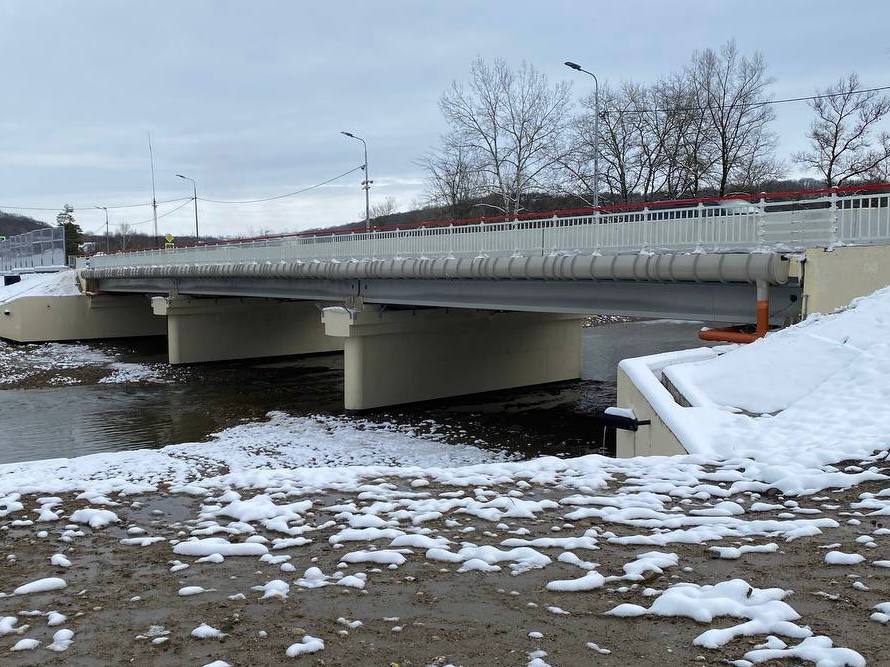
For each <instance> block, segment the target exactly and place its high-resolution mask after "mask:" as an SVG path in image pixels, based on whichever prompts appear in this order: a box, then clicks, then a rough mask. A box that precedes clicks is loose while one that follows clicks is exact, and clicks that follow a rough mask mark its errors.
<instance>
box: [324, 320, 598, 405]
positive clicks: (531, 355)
mask: <svg viewBox="0 0 890 667" xmlns="http://www.w3.org/2000/svg"><path fill="white" fill-rule="evenodd" d="M323 321H324V325H325V332H326V333H327V334H328V335H329V336H334V337H340V338H344V339H345V347H344V351H345V356H344V362H343V368H344V376H345V378H344V404H345V407H346V409H347V410H365V409H369V408H379V407H383V406H388V405H399V404H402V403H413V402H417V401H426V400H431V399H436V398H445V397H449V396H460V395H464V394H474V393H479V392H484V391H494V390H497V389H508V388H512V387H523V386H527V385H535V384H543V383H547V382H557V381H561V380H571V379H575V378H578V377H580V376H581V321H582V318H580V317H579V316H577V315H552V314H538V313H504V312H493V311H483V310H459V309H447V308H430V309H418V310H386V309H384V308H382V307H379V306H365V307H364V308H363V309H361V310H350V309H347V308H343V307H336V308H325V310H324V313H323Z"/></svg>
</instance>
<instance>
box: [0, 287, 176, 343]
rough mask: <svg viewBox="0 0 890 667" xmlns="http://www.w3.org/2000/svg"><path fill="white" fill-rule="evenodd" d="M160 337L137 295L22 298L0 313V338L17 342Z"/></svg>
mask: <svg viewBox="0 0 890 667" xmlns="http://www.w3.org/2000/svg"><path fill="white" fill-rule="evenodd" d="M163 335H164V328H163V326H162V325H161V323H159V322H158V321H157V320H156V319H155V318H154V317H152V315H151V310H150V309H149V307H148V300H147V299H146V298H145V297H144V296H141V295H139V296H136V295H106V294H92V295H87V294H78V295H71V296H54V295H40V296H28V295H25V296H22V297H18V298H16V299H13V300H11V301H9V302H7V303H4V304H3V308H2V312H0V338H5V339H8V340H13V341H16V342H17V343H46V342H55V341H68V340H101V339H104V338H135V337H140V336H163Z"/></svg>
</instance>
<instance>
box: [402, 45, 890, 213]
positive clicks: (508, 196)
mask: <svg viewBox="0 0 890 667" xmlns="http://www.w3.org/2000/svg"><path fill="white" fill-rule="evenodd" d="M773 83H774V79H773V77H772V76H770V74H769V71H768V67H767V63H766V61H765V59H764V58H763V56H762V54H760V53H757V52H755V53H753V54H751V55H745V54H743V53H742V52H741V51H740V50H739V48H738V47H737V45H736V44H735V42H733V41H730V42H727V43H726V44H724V45H723V46H722V47H720V48H719V49H716V50H715V49H705V50H703V51H696V52H695V53H693V54H692V56H691V58H690V60H689V62H688V63H687V65H686V66H685V67H684V68H683V69H682V70H680V71H678V72H673V73H669V74H667V75H665V76H664V77H662V78H660V79H659V80H657V81H655V82H652V83H645V84H644V83H639V82H634V81H625V82H623V83H620V84H617V85H612V84H609V83H604V84H603V85H601V86H600V88H599V110H600V111H599V124H598V130H599V132H598V134H599V141H598V142H597V141H596V133H595V129H596V127H597V123H596V117H595V108H596V105H595V95H594V93H593V92H591V93H590V94H589V95H588V96H586V97H584V98H583V99H582V100H581V102H580V109H578V110H576V109H575V108H574V106H575V105H574V104H573V101H572V99H571V94H570V93H571V88H570V85H569V84H568V83H567V82H564V81H557V82H551V81H550V80H549V79H548V77H547V76H546V75H544V74H543V73H541V72H539V71H537V70H536V69H535V68H534V67H533V66H531V65H529V64H527V63H523V64H522V65H520V66H519V67H518V68H512V67H510V66H509V65H508V64H507V63H506V62H504V61H502V60H495V61H493V62H488V61H485V60H483V59H481V58H477V59H476V60H475V61H474V62H473V63H472V65H471V67H470V72H469V77H468V78H467V79H466V80H465V81H454V82H453V83H452V84H451V86H450V87H449V88H448V89H447V90H446V91H445V92H444V93H443V94H442V96H441V98H440V100H439V107H440V109H441V112H442V115H443V117H444V120H445V122H446V125H447V128H448V129H447V131H446V132H445V134H444V135H443V136H442V137H441V140H440V142H439V144H438V146H436V147H435V148H434V149H433V150H431V151H430V152H429V153H427V154H426V155H425V156H424V157H423V158H422V159H421V160H420V164H421V165H422V167H423V168H424V170H425V171H426V175H427V183H428V185H427V190H428V200H429V203H430V204H431V205H432V206H436V207H441V209H442V210H443V211H444V212H445V213H446V214H447V215H449V216H450V217H454V218H458V217H466V216H467V215H472V214H473V213H474V212H475V214H476V215H482V214H485V212H486V210H487V211H488V213H489V214H492V213H493V214H503V215H514V214H516V213H518V212H520V211H522V210H529V205H530V204H532V203H533V202H534V200H536V199H540V198H541V196H542V195H545V196H546V195H549V196H551V197H566V198H568V199H570V200H574V201H575V202H578V203H582V204H584V205H592V203H593V199H594V197H593V194H594V189H595V188H594V170H593V164H594V155H595V152H596V150H597V145H598V149H599V162H600V177H599V195H600V201H601V203H630V202H636V201H652V200H656V199H679V198H687V197H700V196H709V195H721V196H722V195H727V194H731V193H733V192H757V191H760V190H772V189H775V188H774V187H770V186H771V185H772V184H775V183H776V182H777V181H779V180H781V179H783V178H785V179H787V174H788V173H789V171H790V169H791V167H792V165H794V166H797V167H798V171H803V172H805V173H808V174H812V175H813V176H815V178H816V179H817V180H818V182H820V183H821V184H823V185H826V186H829V187H830V186H835V185H838V186H840V185H845V184H852V183H856V182H866V181H877V180H886V179H887V178H888V176H890V174H888V164H890V160H888V158H890V134H888V133H887V132H884V131H879V128H880V121H882V120H883V119H884V118H885V116H886V115H887V114H888V112H890V99H888V98H887V97H886V96H884V95H882V94H879V92H878V91H867V90H863V89H862V86H861V84H860V81H859V79H858V77H857V76H856V74H855V73H851V74H849V75H848V76H845V77H843V78H842V79H840V80H839V81H837V82H835V83H832V84H830V85H828V86H827V87H826V88H824V89H820V90H817V91H815V94H814V96H813V97H814V99H811V100H808V101H807V104H808V105H809V107H810V111H811V120H810V123H809V127H808V128H807V129H804V128H803V127H802V128H801V131H802V132H806V138H807V140H808V145H809V148H808V149H807V150H804V151H801V152H799V153H796V154H794V155H792V156H789V158H790V161H789V160H783V159H780V158H779V157H778V156H777V155H776V146H777V135H776V132H775V130H774V129H773V125H774V121H775V110H774V107H773V105H772V104H771V94H770V87H771V85H772V84H773Z"/></svg>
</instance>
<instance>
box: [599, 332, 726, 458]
mask: <svg viewBox="0 0 890 667" xmlns="http://www.w3.org/2000/svg"><path fill="white" fill-rule="evenodd" d="M716 356H717V352H715V351H714V350H713V349H712V348H707V347H700V348H695V349H692V350H682V351H679V352H665V353H663V354H653V355H649V356H645V357H635V358H633V359H624V360H623V361H622V362H621V363H620V364H619V365H618V407H620V408H624V409H626V410H631V411H632V413H633V414H634V415H635V417H636V419H637V420H638V421H640V422H643V421H647V420H648V421H649V422H650V423H649V424H647V425H641V426H640V427H639V429H638V430H636V431H628V430H619V431H618V436H617V452H616V453H617V455H618V456H619V457H630V456H652V455H655V456H671V455H674V454H686V453H687V452H689V451H694V450H695V449H697V447H696V444H697V443H696V440H697V438H698V437H700V430H698V429H696V428H694V427H690V425H689V414H688V413H689V411H690V409H689V408H687V407H684V406H682V405H680V404H679V403H677V401H676V400H675V398H674V396H673V395H671V392H670V391H669V390H668V389H667V387H665V385H664V384H663V383H662V379H663V375H664V371H665V369H666V368H667V367H669V366H676V365H678V364H688V363H695V362H701V361H707V360H710V359H713V358H715V357H716ZM684 398H685V399H686V400H687V402H688V403H689V404H691V405H695V404H696V403H697V401H696V400H695V397H691V396H685V395H684ZM690 399H692V400H690Z"/></svg>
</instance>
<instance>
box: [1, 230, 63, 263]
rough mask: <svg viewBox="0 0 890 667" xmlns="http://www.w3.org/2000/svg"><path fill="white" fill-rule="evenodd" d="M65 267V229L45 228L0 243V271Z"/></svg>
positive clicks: (11, 237)
mask: <svg viewBox="0 0 890 667" xmlns="http://www.w3.org/2000/svg"><path fill="white" fill-rule="evenodd" d="M64 266H65V228H64V227H47V228H45V229H35V230H34V231H33V232H27V233H25V234H17V235H16V236H10V237H9V238H7V239H6V240H4V241H0V271H15V270H38V269H59V268H62V267H64Z"/></svg>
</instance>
